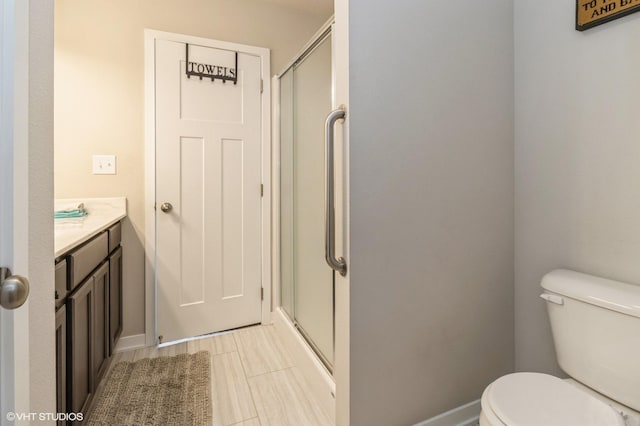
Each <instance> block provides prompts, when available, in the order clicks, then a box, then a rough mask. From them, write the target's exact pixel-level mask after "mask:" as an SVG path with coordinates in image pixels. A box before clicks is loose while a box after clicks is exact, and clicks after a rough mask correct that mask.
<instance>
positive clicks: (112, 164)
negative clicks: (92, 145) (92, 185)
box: [93, 155, 116, 175]
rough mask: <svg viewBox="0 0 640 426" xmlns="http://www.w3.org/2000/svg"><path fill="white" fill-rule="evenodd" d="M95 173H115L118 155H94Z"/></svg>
mask: <svg viewBox="0 0 640 426" xmlns="http://www.w3.org/2000/svg"><path fill="white" fill-rule="evenodd" d="M93 174H94V175H115V174H116V156H115V155H94V156H93Z"/></svg>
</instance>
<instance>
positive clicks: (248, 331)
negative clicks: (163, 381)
mask: <svg viewBox="0 0 640 426" xmlns="http://www.w3.org/2000/svg"><path fill="white" fill-rule="evenodd" d="M201 350H207V351H209V353H210V354H211V405H212V408H213V425H214V426H230V425H237V426H287V425H291V426H305V425H309V426H324V425H332V424H333V421H332V420H331V419H330V418H329V417H328V415H327V414H326V413H325V412H323V410H322V409H321V408H320V406H319V405H318V404H317V402H316V401H315V400H314V398H313V395H311V393H310V391H309V387H308V385H307V384H306V382H305V380H304V378H303V377H302V375H301V374H300V371H299V370H298V368H297V367H296V366H295V365H294V363H293V361H292V360H291V358H290V357H289V356H288V354H287V353H286V351H285V349H284V346H283V344H282V342H281V341H280V339H279V337H278V336H277V334H276V332H275V329H274V327H273V326H262V325H260V326H254V327H249V328H243V329H240V330H235V331H232V332H229V333H226V334H221V335H218V336H212V337H206V338H203V339H198V340H192V341H189V342H185V343H178V344H176V345H172V346H166V347H163V348H144V349H138V350H133V351H127V352H119V353H117V354H115V355H114V356H113V359H112V360H111V363H110V365H111V366H113V365H115V364H116V363H118V362H120V361H137V360H138V359H142V358H146V357H158V356H171V355H177V354H180V353H185V352H188V353H195V352H198V351H201ZM107 374H108V372H107ZM106 376H107V375H105V377H106ZM103 380H104V379H103ZM100 388H101V386H100V387H99V388H98V391H97V392H96V399H97V398H100Z"/></svg>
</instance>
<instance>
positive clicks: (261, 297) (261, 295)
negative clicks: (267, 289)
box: [260, 287, 264, 300]
mask: <svg viewBox="0 0 640 426" xmlns="http://www.w3.org/2000/svg"><path fill="white" fill-rule="evenodd" d="M260 300H264V287H260Z"/></svg>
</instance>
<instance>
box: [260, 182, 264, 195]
mask: <svg viewBox="0 0 640 426" xmlns="http://www.w3.org/2000/svg"><path fill="white" fill-rule="evenodd" d="M260 196H261V197H264V183H261V184H260Z"/></svg>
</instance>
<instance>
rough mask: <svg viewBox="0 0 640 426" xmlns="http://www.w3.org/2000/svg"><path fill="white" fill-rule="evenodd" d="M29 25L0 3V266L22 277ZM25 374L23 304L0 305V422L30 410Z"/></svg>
mask: <svg viewBox="0 0 640 426" xmlns="http://www.w3.org/2000/svg"><path fill="white" fill-rule="evenodd" d="M28 21H29V7H28V5H25V4H24V3H23V2H11V1H6V0H2V1H1V2H0V22H2V24H3V25H1V26H0V93H2V97H0V114H1V115H0V159H1V166H0V200H2V201H1V202H0V203H1V204H0V205H1V207H0V267H9V268H10V269H11V270H12V272H13V273H16V274H23V275H26V274H27V271H28V261H29V248H28V245H27V244H25V241H28V240H29V221H28V220H26V215H25V214H24V212H27V211H28V209H29V197H28V194H29V186H28V184H27V183H28V181H29V168H28V167H25V164H28V163H29V152H28V150H27V148H26V146H27V134H28V125H29V114H28V96H29V94H28V86H29V82H28V72H27V70H28V65H29V63H28V59H29V58H28V55H20V54H19V53H20V50H21V49H26V48H27V47H28V34H29V31H28V25H27V24H28ZM25 194H27V196H25ZM29 371H30V365H29V301H28V300H27V302H26V304H25V305H23V306H22V307H20V308H18V309H15V310H6V309H4V308H2V307H0V424H2V425H4V424H12V421H13V420H15V419H16V417H15V416H14V414H15V413H17V414H18V417H19V416H20V415H22V414H24V413H28V412H29V411H30V409H29V406H30V399H29V393H30V390H29V386H30V377H29ZM5 422H6V423H5Z"/></svg>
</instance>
